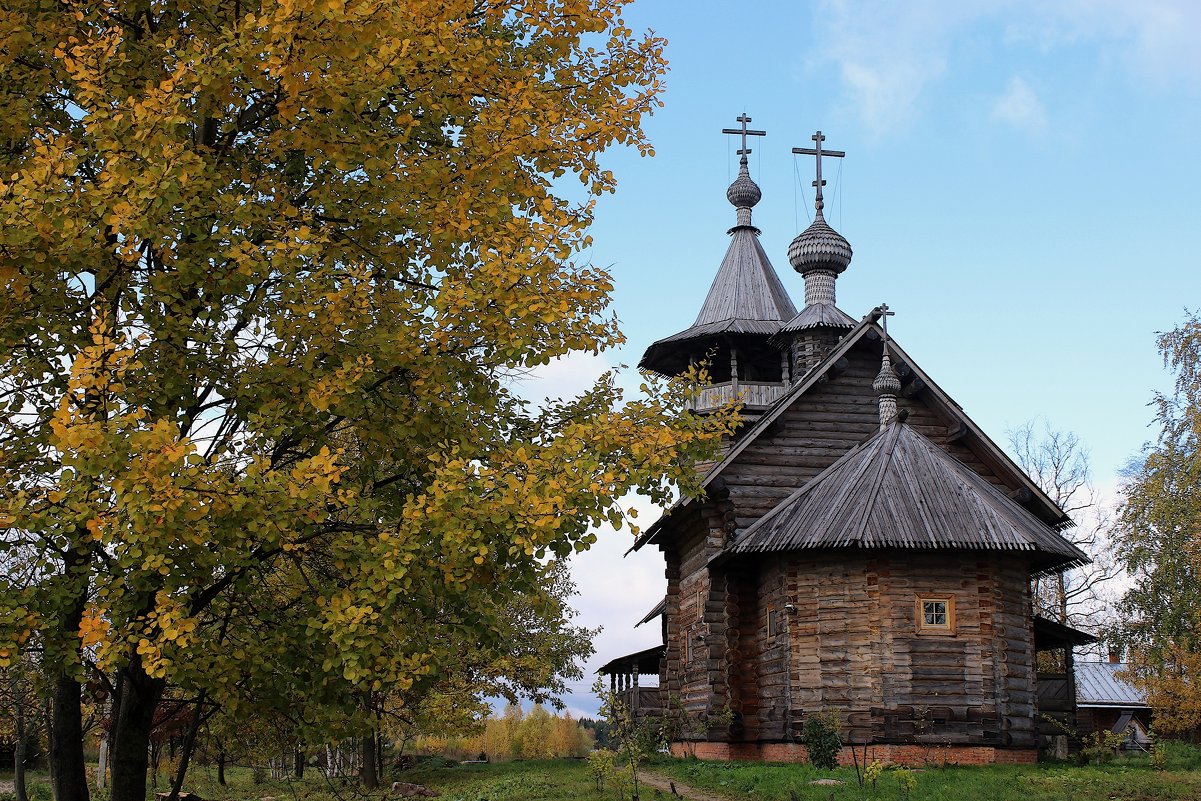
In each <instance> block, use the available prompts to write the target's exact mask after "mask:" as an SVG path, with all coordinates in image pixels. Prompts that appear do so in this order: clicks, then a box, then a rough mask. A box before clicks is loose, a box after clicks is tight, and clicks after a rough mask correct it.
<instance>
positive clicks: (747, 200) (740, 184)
mask: <svg viewBox="0 0 1201 801" xmlns="http://www.w3.org/2000/svg"><path fill="white" fill-rule="evenodd" d="M762 197H763V192H762V191H760V189H759V185H758V184H757V183H755V182H754V181H752V180H751V173H750V171H749V170H748V169H747V166H746V156H743V157H742V158H741V159H740V160H739V162H738V177H737V178H735V179H734V183H732V184H730V188H729V189H727V190H726V199H727V200H729V201H730V203H732V204H733V206H734V208H736V209H749V208H753V207H754V205H755V204H756V203H758V202H759V199H760V198H762Z"/></svg>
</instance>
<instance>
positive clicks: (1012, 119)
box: [992, 77, 1047, 134]
mask: <svg viewBox="0 0 1201 801" xmlns="http://www.w3.org/2000/svg"><path fill="white" fill-rule="evenodd" d="M992 116H993V119H995V120H1000V121H1001V122H1006V123H1009V124H1010V125H1012V126H1013V127H1015V128H1019V129H1021V130H1023V131H1026V132H1027V133H1035V134H1036V133H1041V132H1042V131H1043V130H1045V129H1046V127H1047V111H1046V109H1045V108H1043V104H1042V101H1040V100H1039V99H1038V95H1037V94H1035V92H1034V90H1033V89H1032V88H1031V87H1030V84H1028V83H1026V82H1025V81H1024V80H1022V79H1021V78H1018V77H1014V78H1013V79H1011V80H1010V81H1009V86H1008V88H1006V90H1005V93H1004V94H1003V95H1001V96H1000V97H998V98H997V100H996V102H994V103H993V107H992Z"/></svg>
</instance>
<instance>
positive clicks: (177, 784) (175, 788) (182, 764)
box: [170, 692, 206, 801]
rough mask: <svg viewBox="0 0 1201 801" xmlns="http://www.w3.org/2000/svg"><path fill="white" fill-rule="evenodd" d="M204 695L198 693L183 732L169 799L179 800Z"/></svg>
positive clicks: (194, 740) (190, 758)
mask: <svg viewBox="0 0 1201 801" xmlns="http://www.w3.org/2000/svg"><path fill="white" fill-rule="evenodd" d="M205 697H206V694H205V693H203V692H202V693H200V696H199V698H198V699H197V700H196V711H195V712H193V713H192V722H191V723H190V724H189V725H188V731H187V733H185V734H184V739H183V744H182V745H181V746H180V753H179V768H178V769H177V770H176V771H175V780H174V781H173V782H172V783H171V796H170V801H179V791H180V789H181V788H182V787H183V781H184V778H185V777H186V776H187V775H188V765H189V764H190V763H191V761H192V752H193V751H194V750H196V733H197V732H198V731H200V724H201V722H202V718H201V712H202V711H203V709H204V701H205Z"/></svg>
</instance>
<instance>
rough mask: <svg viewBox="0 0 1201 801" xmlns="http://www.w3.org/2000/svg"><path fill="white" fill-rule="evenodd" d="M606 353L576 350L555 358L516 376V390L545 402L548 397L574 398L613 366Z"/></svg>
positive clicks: (526, 396) (535, 400) (537, 400)
mask: <svg viewBox="0 0 1201 801" xmlns="http://www.w3.org/2000/svg"><path fill="white" fill-rule="evenodd" d="M612 369H613V365H611V364H610V363H609V362H608V360H607V359H605V357H604V356H603V355H601V356H597V355H595V354H592V353H586V352H583V351H572V352H571V353H568V354H567V355H566V356H560V357H559V358H557V359H553V360H552V361H551V362H550V363H549V364H545V365H542V366H540V367H535V368H534V369H533V370H531V371H530V372H529V373H528V374H526V375H524V376H520V377H518V378H514V379H513V391H514V392H516V393H517V394H518V395H520V396H521V397H523V398H525V399H526V400H529V401H533V402H534V403H539V404H540V403H544V402H546V401H547V400H557V399H564V398H574V397H576V396H578V395H580V394H581V393H583V392H586V391H588V390H589V389H591V388H592V385H593V384H595V383H596V380H597V379H598V378H600V377H601V375H602V374H604V373H605V371H606V370H612Z"/></svg>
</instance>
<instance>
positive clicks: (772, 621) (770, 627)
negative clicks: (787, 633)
mask: <svg viewBox="0 0 1201 801" xmlns="http://www.w3.org/2000/svg"><path fill="white" fill-rule="evenodd" d="M783 633H784V632H783V630H782V628H781V626H780V610H778V609H774V608H772V607H770V606H769V607H767V636H768V637H775V636H777V635H779V634H783Z"/></svg>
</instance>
